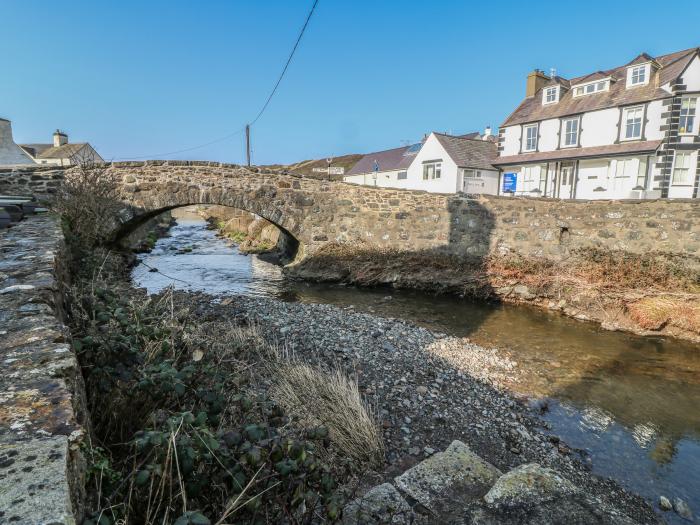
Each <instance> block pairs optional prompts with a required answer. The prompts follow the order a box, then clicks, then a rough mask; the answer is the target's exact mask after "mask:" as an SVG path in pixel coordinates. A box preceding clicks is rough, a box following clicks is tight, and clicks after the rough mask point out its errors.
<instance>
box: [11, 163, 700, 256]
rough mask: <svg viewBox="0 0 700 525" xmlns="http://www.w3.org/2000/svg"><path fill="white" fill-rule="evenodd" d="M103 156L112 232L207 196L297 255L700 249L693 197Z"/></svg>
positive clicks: (20, 179) (52, 174) (50, 177)
mask: <svg viewBox="0 0 700 525" xmlns="http://www.w3.org/2000/svg"><path fill="white" fill-rule="evenodd" d="M106 166H107V170H106V173H108V174H111V175H113V176H114V177H115V178H116V180H118V181H120V182H121V184H122V192H123V200H124V204H125V209H124V213H123V214H122V217H120V219H119V220H120V221H121V223H122V225H123V230H124V231H123V232H121V233H120V234H124V233H125V232H128V230H129V228H130V225H131V224H133V225H136V224H137V223H139V222H140V221H142V220H143V219H144V218H146V217H148V216H151V215H154V214H156V213H158V212H159V211H162V210H167V209H171V208H174V207H178V206H184V205H190V204H215V205H222V206H230V207H233V208H238V209H242V210H246V211H250V212H252V213H255V214H257V215H259V216H261V217H263V218H264V219H267V220H268V221H270V222H272V223H273V224H275V225H277V226H278V227H280V228H282V229H283V230H285V231H286V232H287V233H289V234H291V235H292V236H293V237H294V238H296V239H297V240H298V241H299V242H300V243H301V245H302V249H301V252H300V255H301V256H308V255H312V254H313V253H314V252H316V251H317V250H318V249H320V248H322V247H323V246H324V245H326V244H328V243H330V242H361V243H367V244H368V245H371V246H376V247H380V248H394V249H401V250H407V251H418V250H439V251H442V252H448V253H454V254H458V255H464V254H470V255H475V256H485V255H487V254H498V253H505V252H511V251H514V252H517V253H521V254H523V255H531V256H543V257H548V258H551V259H555V260H560V259H562V258H565V257H567V256H568V255H569V254H570V253H571V250H572V249H575V248H582V247H598V248H604V249H611V250H618V249H619V250H625V251H629V252H631V253H639V254H642V253H648V252H649V251H658V252H665V253H669V254H674V255H682V256H684V257H689V258H690V260H691V262H692V261H695V263H696V264H697V257H698V256H699V255H700V200H699V199H692V200H667V199H660V200H644V201H562V200H553V199H538V198H525V197H517V198H514V197H496V196H481V197H470V196H466V195H462V194H457V195H446V194H436V193H426V192H422V191H411V190H400V189H392V188H373V187H367V186H358V185H353V184H347V183H342V182H331V181H326V180H318V179H313V178H306V177H302V176H299V175H293V174H289V173H287V172H286V171H284V170H261V169H258V168H245V167H242V166H237V165H235V164H222V163H213V162H192V161H147V162H120V163H113V164H108V165H106ZM59 175H61V172H60V170H59V171H58V172H57V171H56V170H46V169H42V168H35V172H34V173H32V171H31V170H29V169H21V170H14V171H12V172H9V173H0V192H2V191H5V192H7V191H8V190H6V189H3V188H8V187H12V185H13V182H12V181H13V180H16V181H17V184H16V185H17V187H24V186H26V185H28V184H34V185H36V187H39V186H40V184H41V180H43V183H44V184H45V185H46V187H47V190H48V189H53V188H55V184H57V181H59V179H60V176H59ZM66 176H70V170H67V171H66ZM40 179H41V180H40ZM49 184H50V185H51V186H49ZM3 185H4V186H3Z"/></svg>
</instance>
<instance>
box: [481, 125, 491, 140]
mask: <svg viewBox="0 0 700 525" xmlns="http://www.w3.org/2000/svg"><path fill="white" fill-rule="evenodd" d="M490 136H491V126H486V129H485V130H484V135H483V136H482V137H481V138H482V139H484V140H488V138H489V137H490Z"/></svg>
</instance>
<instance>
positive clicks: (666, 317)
mask: <svg viewBox="0 0 700 525" xmlns="http://www.w3.org/2000/svg"><path fill="white" fill-rule="evenodd" d="M627 309H628V311H629V314H630V317H631V318H632V320H633V321H634V322H635V323H637V324H638V325H639V326H640V327H642V328H644V329H645V330H661V329H662V328H663V327H664V326H666V325H672V326H676V327H678V328H682V329H683V330H688V331H690V332H695V333H700V305H699V304H697V302H689V301H688V300H686V299H683V298H676V297H663V296H662V297H646V298H644V299H641V300H639V301H637V302H634V303H631V304H629V305H627Z"/></svg>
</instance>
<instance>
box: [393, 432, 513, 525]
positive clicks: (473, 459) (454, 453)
mask: <svg viewBox="0 0 700 525" xmlns="http://www.w3.org/2000/svg"><path fill="white" fill-rule="evenodd" d="M500 475H501V472H500V471H499V470H498V469H497V468H496V467H494V466H493V465H491V464H490V463H487V462H486V461H484V460H483V459H481V458H480V457H479V456H477V455H476V454H474V452H472V451H471V450H470V449H469V447H468V446H467V445H465V444H464V443H462V442H461V441H453V442H452V444H451V445H450V446H449V447H447V449H446V450H445V451H444V452H438V453H437V454H435V455H433V456H431V457H429V458H428V459H425V460H423V461H422V462H420V463H419V464H418V465H416V466H414V467H413V468H411V469H409V470H407V471H406V472H404V473H403V474H402V475H400V476H398V477H397V478H396V479H395V481H396V486H397V487H398V488H399V489H400V490H401V491H403V492H404V493H406V494H408V495H409V496H411V497H412V498H413V499H415V500H416V501H418V502H419V503H420V504H421V505H423V506H424V507H426V508H427V509H428V510H430V511H431V512H433V513H435V514H436V515H439V516H441V517H445V518H446V519H447V518H448V517H449V516H456V515H459V514H460V513H461V512H462V511H463V509H464V505H465V504H466V503H468V502H470V501H473V500H475V499H478V498H481V497H482V496H483V495H484V494H486V492H487V491H488V489H489V488H490V487H491V485H493V483H494V482H495V481H496V479H497V478H498V477H499V476H500Z"/></svg>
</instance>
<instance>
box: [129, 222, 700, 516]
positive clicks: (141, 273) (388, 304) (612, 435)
mask: <svg viewBox="0 0 700 525" xmlns="http://www.w3.org/2000/svg"><path fill="white" fill-rule="evenodd" d="M204 226H205V224H204V221H202V220H201V219H199V218H196V217H185V218H182V217H181V218H178V224H177V226H175V227H174V228H173V229H172V230H171V237H169V238H166V239H161V240H160V241H159V242H158V243H157V245H156V247H155V249H154V250H153V251H152V252H151V253H150V254H145V255H143V256H142V260H143V261H144V262H145V263H147V264H148V266H150V267H154V268H157V269H158V270H159V271H160V272H162V273H153V272H150V271H149V268H148V267H146V266H143V265H140V266H137V267H136V268H135V270H134V273H133V278H134V281H135V282H136V284H137V285H139V286H144V287H146V288H147V289H148V290H149V292H156V291H158V290H160V289H162V288H163V287H165V286H169V285H171V284H173V285H174V286H175V287H177V288H184V289H190V290H203V291H207V292H209V293H214V294H231V293H235V294H247V295H262V296H270V297H276V298H279V299H282V300H285V301H300V302H306V303H328V304H336V305H342V306H349V305H353V306H354V308H355V309H356V310H358V311H366V312H372V313H376V314H379V315H383V316H387V317H400V318H403V319H407V320H410V321H413V322H416V323H418V324H421V325H424V326H427V327H429V328H431V329H435V330H440V331H444V332H447V333H450V334H453V335H457V336H466V337H469V338H471V339H472V340H474V341H476V342H478V343H480V344H483V345H493V346H496V347H498V348H500V349H503V350H504V351H506V352H508V353H509V355H510V357H511V358H512V359H513V360H515V361H517V362H518V363H519V369H520V370H521V371H524V378H523V381H522V382H521V383H520V384H518V385H515V388H517V389H519V390H521V391H522V392H523V393H532V394H535V395H539V396H546V397H550V398H552V401H551V402H550V411H549V412H548V413H546V414H545V415H544V416H543V417H544V418H545V419H546V420H547V421H548V422H549V423H550V424H551V425H552V428H553V431H554V432H555V433H557V434H558V435H560V436H561V437H562V438H563V439H564V440H565V441H566V442H568V443H569V444H570V445H571V446H573V447H576V448H581V449H584V450H585V451H586V452H587V453H588V454H589V455H590V458H591V459H592V464H593V469H594V471H595V472H597V473H599V474H602V475H605V476H610V477H613V478H616V479H618V480H619V481H621V482H622V483H623V484H624V485H625V486H627V487H628V488H630V489H631V490H633V491H635V492H637V493H640V494H642V495H643V496H645V497H647V498H648V499H649V500H650V501H652V502H654V503H655V502H656V501H657V499H658V496H659V495H660V494H664V495H667V496H669V497H675V496H679V497H681V498H683V499H685V500H686V501H687V502H688V503H689V504H690V505H691V507H693V508H694V510H695V511H696V512H698V511H700V347H699V346H698V345H694V344H690V343H683V342H679V341H673V340H668V339H662V338H641V337H637V336H633V335H629V334H624V333H616V332H609V331H605V330H602V329H600V328H599V327H597V326H595V325H593V324H590V323H581V322H578V321H575V320H572V319H567V318H564V317H562V316H560V315H558V314H553V313H549V312H546V311H542V310H539V309H535V308H528V307H513V306H508V305H492V304H485V303H480V302H471V301H468V300H462V299H458V298H453V297H442V296H431V295H427V294H424V293H420V292H413V291H395V290H391V289H371V290H366V289H362V290H360V289H355V288H352V287H345V286H339V285H327V284H311V283H301V282H295V281H290V280H286V279H285V278H284V276H283V275H282V272H281V271H280V268H278V267H277V266H274V265H272V264H269V263H267V262H264V261H262V260H260V259H258V258H257V257H254V256H245V255H242V254H240V253H238V251H237V250H236V249H235V247H233V246H231V245H230V244H229V243H228V242H227V241H224V240H222V239H220V238H218V237H216V235H215V234H214V232H212V231H209V230H206V229H205V228H204ZM163 274H166V275H167V276H168V277H165V276H164V275H163ZM171 278H174V279H177V280H176V281H173V280H172V279H171ZM667 517H669V518H670V519H671V521H673V520H675V519H676V516H670V515H667Z"/></svg>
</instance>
